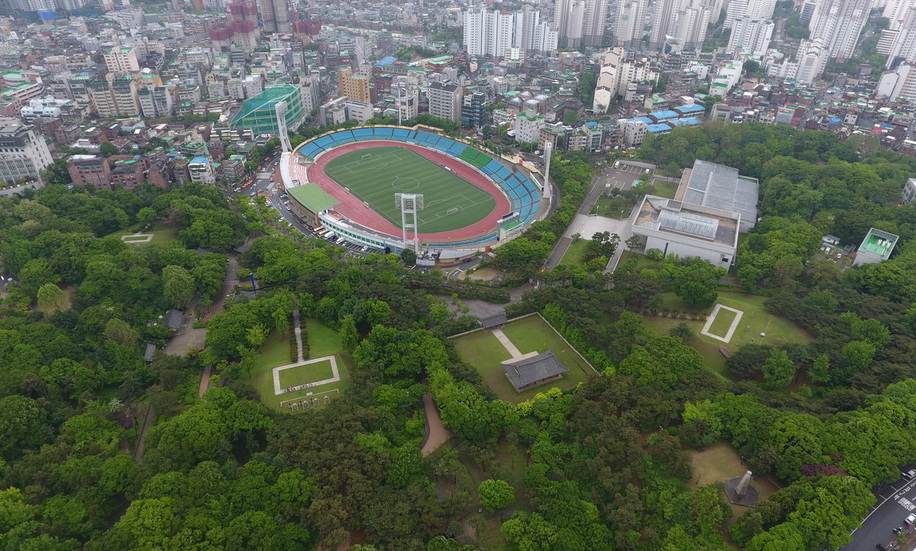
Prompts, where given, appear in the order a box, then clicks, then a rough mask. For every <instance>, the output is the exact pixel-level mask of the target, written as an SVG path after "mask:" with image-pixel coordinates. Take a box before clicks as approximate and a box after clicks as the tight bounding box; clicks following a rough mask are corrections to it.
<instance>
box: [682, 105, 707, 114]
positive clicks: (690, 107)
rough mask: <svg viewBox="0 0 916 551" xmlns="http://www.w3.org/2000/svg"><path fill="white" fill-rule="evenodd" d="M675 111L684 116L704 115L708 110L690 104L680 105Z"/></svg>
mask: <svg viewBox="0 0 916 551" xmlns="http://www.w3.org/2000/svg"><path fill="white" fill-rule="evenodd" d="M674 110H675V111H677V112H678V113H680V114H682V115H683V114H685V113H702V112H703V111H705V110H706V108H705V107H703V106H702V105H697V104H696V103H688V104H687V105H679V106H677V107H675V108H674Z"/></svg>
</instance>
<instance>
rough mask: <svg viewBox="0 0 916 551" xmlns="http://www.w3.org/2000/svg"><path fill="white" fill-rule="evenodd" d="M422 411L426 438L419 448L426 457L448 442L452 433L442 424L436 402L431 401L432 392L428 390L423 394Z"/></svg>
mask: <svg viewBox="0 0 916 551" xmlns="http://www.w3.org/2000/svg"><path fill="white" fill-rule="evenodd" d="M423 411H424V413H425V414H426V439H425V440H424V441H423V447H422V448H420V454H421V455H422V456H423V457H426V456H427V455H429V454H431V453H433V452H434V451H436V450H438V449H439V447H440V446H442V444H445V443H446V442H448V439H449V438H451V436H452V434H451V433H450V432H449V431H448V430H446V429H445V426H444V425H443V424H442V418H441V417H439V409H438V408H436V402H434V401H433V396H432V394H430V393H428V392H427V393H426V394H424V395H423Z"/></svg>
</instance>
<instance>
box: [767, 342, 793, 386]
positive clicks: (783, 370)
mask: <svg viewBox="0 0 916 551" xmlns="http://www.w3.org/2000/svg"><path fill="white" fill-rule="evenodd" d="M761 371H762V372H763V379H764V381H766V385H767V386H768V387H770V388H784V387H786V386H788V385H789V383H791V382H792V381H793V380H794V379H795V363H794V362H793V361H792V359H791V358H789V355H788V354H787V353H786V351H785V350H782V349H780V348H774V349H773V350H771V351H770V355H769V357H768V358H767V360H766V361H765V362H764V363H763V368H762V370H761Z"/></svg>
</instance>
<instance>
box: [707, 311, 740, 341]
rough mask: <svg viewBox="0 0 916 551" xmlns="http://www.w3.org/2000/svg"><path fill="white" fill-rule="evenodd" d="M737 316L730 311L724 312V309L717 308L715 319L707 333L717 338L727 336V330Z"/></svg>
mask: <svg viewBox="0 0 916 551" xmlns="http://www.w3.org/2000/svg"><path fill="white" fill-rule="evenodd" d="M737 315H738V314H736V313H734V312H732V311H731V310H726V309H725V308H719V312H718V313H716V319H714V320H712V325H710V326H709V331H707V332H708V333H712V334H713V335H716V336H719V337H725V335H727V334H728V329H729V328H730V327H731V326H732V322H733V321H735V317H736V316H737Z"/></svg>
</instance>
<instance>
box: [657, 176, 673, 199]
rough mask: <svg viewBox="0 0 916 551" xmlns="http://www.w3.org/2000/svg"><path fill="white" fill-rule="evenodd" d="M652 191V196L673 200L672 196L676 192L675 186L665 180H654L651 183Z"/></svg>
mask: <svg viewBox="0 0 916 551" xmlns="http://www.w3.org/2000/svg"><path fill="white" fill-rule="evenodd" d="M652 189H653V191H652V195H657V196H658V197H667V198H669V199H674V194H675V192H676V191H677V184H675V183H673V182H668V181H665V180H654V181H653V182H652Z"/></svg>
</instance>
